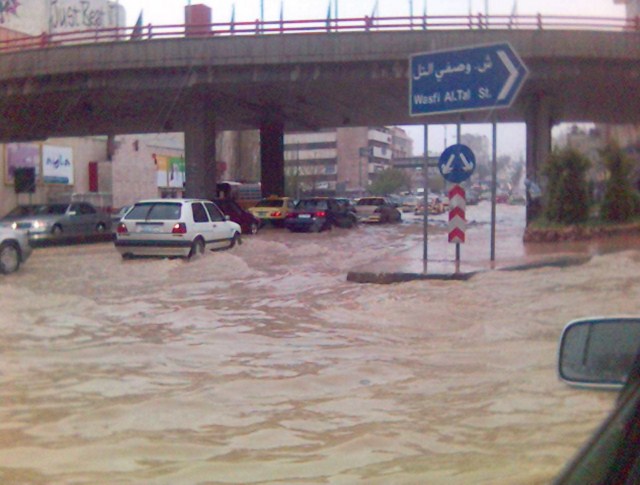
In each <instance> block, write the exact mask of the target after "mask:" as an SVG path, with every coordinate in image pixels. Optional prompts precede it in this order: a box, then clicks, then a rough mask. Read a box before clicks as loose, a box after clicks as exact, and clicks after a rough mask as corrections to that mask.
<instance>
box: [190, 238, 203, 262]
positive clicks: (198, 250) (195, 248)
mask: <svg viewBox="0 0 640 485" xmlns="http://www.w3.org/2000/svg"><path fill="white" fill-rule="evenodd" d="M203 254H204V241H203V240H202V238H201V237H199V238H197V239H196V240H195V241H193V242H192V243H191V251H189V256H187V257H188V258H189V259H191V258H194V257H198V256H202V255H203Z"/></svg>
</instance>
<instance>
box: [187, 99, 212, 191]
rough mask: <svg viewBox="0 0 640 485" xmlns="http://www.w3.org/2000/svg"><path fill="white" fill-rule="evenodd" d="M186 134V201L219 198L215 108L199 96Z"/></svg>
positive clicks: (191, 108)
mask: <svg viewBox="0 0 640 485" xmlns="http://www.w3.org/2000/svg"><path fill="white" fill-rule="evenodd" d="M187 109H188V113H187V120H188V121H187V125H186V127H185V132H184V153H185V179H186V180H185V197H189V198H197V199H213V198H215V197H216V182H217V174H216V126H215V118H214V115H213V108H212V107H211V106H209V103H208V102H207V101H206V99H203V98H202V97H199V96H195V97H194V98H193V99H192V100H191V101H190V102H189V103H188V108H187Z"/></svg>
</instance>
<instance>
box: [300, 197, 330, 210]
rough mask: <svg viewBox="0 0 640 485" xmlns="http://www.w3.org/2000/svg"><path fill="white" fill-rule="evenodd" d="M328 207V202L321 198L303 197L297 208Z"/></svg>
mask: <svg viewBox="0 0 640 485" xmlns="http://www.w3.org/2000/svg"><path fill="white" fill-rule="evenodd" d="M328 208H329V205H328V202H327V201H326V200H321V199H303V200H300V201H298V203H297V204H296V210H299V211H316V210H327V209H328Z"/></svg>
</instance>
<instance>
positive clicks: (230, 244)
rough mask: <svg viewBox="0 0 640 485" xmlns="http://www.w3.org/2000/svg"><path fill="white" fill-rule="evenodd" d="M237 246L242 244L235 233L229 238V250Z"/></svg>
mask: <svg viewBox="0 0 640 485" xmlns="http://www.w3.org/2000/svg"><path fill="white" fill-rule="evenodd" d="M239 244H242V239H241V238H240V234H238V233H237V232H236V233H234V234H233V237H232V238H231V242H230V243H229V249H231V248H232V247H235V246H236V245H239Z"/></svg>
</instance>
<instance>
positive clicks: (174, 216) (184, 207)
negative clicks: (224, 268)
mask: <svg viewBox="0 0 640 485" xmlns="http://www.w3.org/2000/svg"><path fill="white" fill-rule="evenodd" d="M241 232H242V231H241V229H240V226H239V225H238V224H236V223H235V222H231V221H230V220H229V218H228V217H226V216H225V215H224V214H223V213H222V212H221V211H220V209H218V207H216V205H215V204H214V203H213V202H211V201H209V200H201V199H152V200H142V201H140V202H137V203H136V204H134V205H133V206H132V207H131V209H130V210H129V211H128V212H127V213H126V214H125V215H124V216H123V217H122V219H121V220H120V223H119V224H118V227H117V229H116V240H115V246H116V248H117V250H118V251H119V252H120V254H121V255H122V257H123V258H127V257H130V256H180V257H186V258H191V257H192V256H195V255H197V254H202V253H204V251H205V249H222V248H231V247H233V246H235V245H236V244H239V243H241V242H242V241H241V239H240V234H241Z"/></svg>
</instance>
